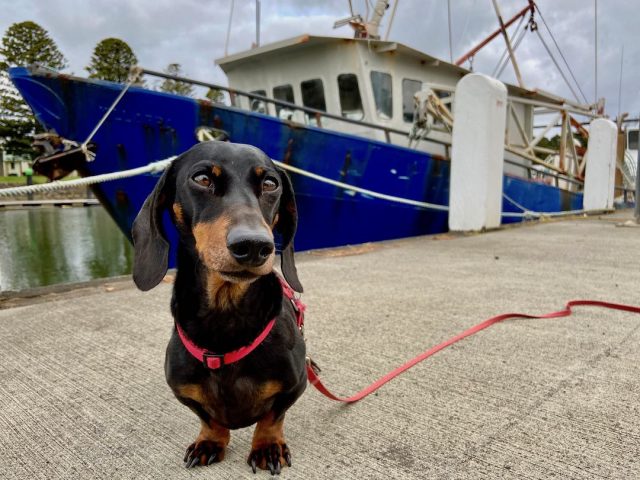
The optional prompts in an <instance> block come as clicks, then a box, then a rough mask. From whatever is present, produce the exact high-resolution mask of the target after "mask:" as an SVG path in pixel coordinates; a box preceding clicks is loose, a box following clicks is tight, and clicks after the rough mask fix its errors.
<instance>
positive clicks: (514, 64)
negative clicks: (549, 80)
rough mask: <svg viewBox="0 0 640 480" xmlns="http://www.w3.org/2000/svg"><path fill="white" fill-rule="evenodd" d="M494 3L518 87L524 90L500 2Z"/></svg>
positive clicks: (494, 1) (495, 1) (495, 0)
mask: <svg viewBox="0 0 640 480" xmlns="http://www.w3.org/2000/svg"><path fill="white" fill-rule="evenodd" d="M492 1H493V8H494V9H495V11H496V15H497V17H498V22H500V30H501V31H502V36H503V37H504V42H505V43H506V44H507V50H508V51H509V57H510V58H511V64H512V65H513V71H514V72H515V74H516V78H517V79H518V85H520V87H521V88H524V82H523V81H522V75H520V68H518V62H516V56H515V54H514V53H513V47H512V46H511V40H509V34H508V33H507V28H506V27H505V25H504V20H502V14H501V13H500V8H499V7H498V0H492ZM529 4H530V5H531V4H533V2H531V1H530V2H529Z"/></svg>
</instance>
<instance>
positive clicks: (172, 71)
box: [160, 63, 193, 97]
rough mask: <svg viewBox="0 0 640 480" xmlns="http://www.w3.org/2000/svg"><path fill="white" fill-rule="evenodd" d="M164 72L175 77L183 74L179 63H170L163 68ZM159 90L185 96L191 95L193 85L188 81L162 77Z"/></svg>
mask: <svg viewBox="0 0 640 480" xmlns="http://www.w3.org/2000/svg"><path fill="white" fill-rule="evenodd" d="M164 73H166V74H167V75H173V76H176V77H181V76H184V75H183V74H182V69H181V68H180V64H179V63H170V64H169V65H168V66H167V68H165V70H164ZM160 90H161V91H163V92H169V93H175V94H177V95H184V96H185V97H191V96H193V86H192V85H191V84H190V83H185V82H177V81H175V80H171V79H169V78H165V79H164V81H163V82H162V84H161V85H160Z"/></svg>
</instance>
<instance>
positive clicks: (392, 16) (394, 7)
mask: <svg viewBox="0 0 640 480" xmlns="http://www.w3.org/2000/svg"><path fill="white" fill-rule="evenodd" d="M399 3H400V0H396V1H395V2H393V10H391V18H390V19H389V25H388V26H387V33H386V34H385V36H384V40H385V42H386V41H387V40H388V39H389V33H390V32H391V25H393V19H394V18H396V10H397V9H398V4H399ZM349 6H351V0H349ZM351 15H353V9H351Z"/></svg>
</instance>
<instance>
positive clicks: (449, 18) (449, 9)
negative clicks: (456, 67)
mask: <svg viewBox="0 0 640 480" xmlns="http://www.w3.org/2000/svg"><path fill="white" fill-rule="evenodd" d="M447 15H448V20H449V61H450V62H451V63H453V47H452V43H451V0H447Z"/></svg>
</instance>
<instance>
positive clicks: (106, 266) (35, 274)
mask: <svg viewBox="0 0 640 480" xmlns="http://www.w3.org/2000/svg"><path fill="white" fill-rule="evenodd" d="M132 263H133V248H132V247H131V244H130V243H129V241H128V240H127V239H126V238H125V236H124V235H123V234H122V232H120V230H119V229H118V227H117V226H116V224H115V223H114V222H113V220H111V217H109V215H108V214H107V213H106V211H105V210H104V209H103V208H102V207H99V206H96V207H84V208H33V209H25V210H6V211H3V210H0V291H6V290H23V289H26V288H33V287H40V286H44V285H53V284H57V283H69V282H80V281H85V280H91V279H94V278H102V277H111V276H115V275H124V274H128V273H130V272H131V266H132Z"/></svg>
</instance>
